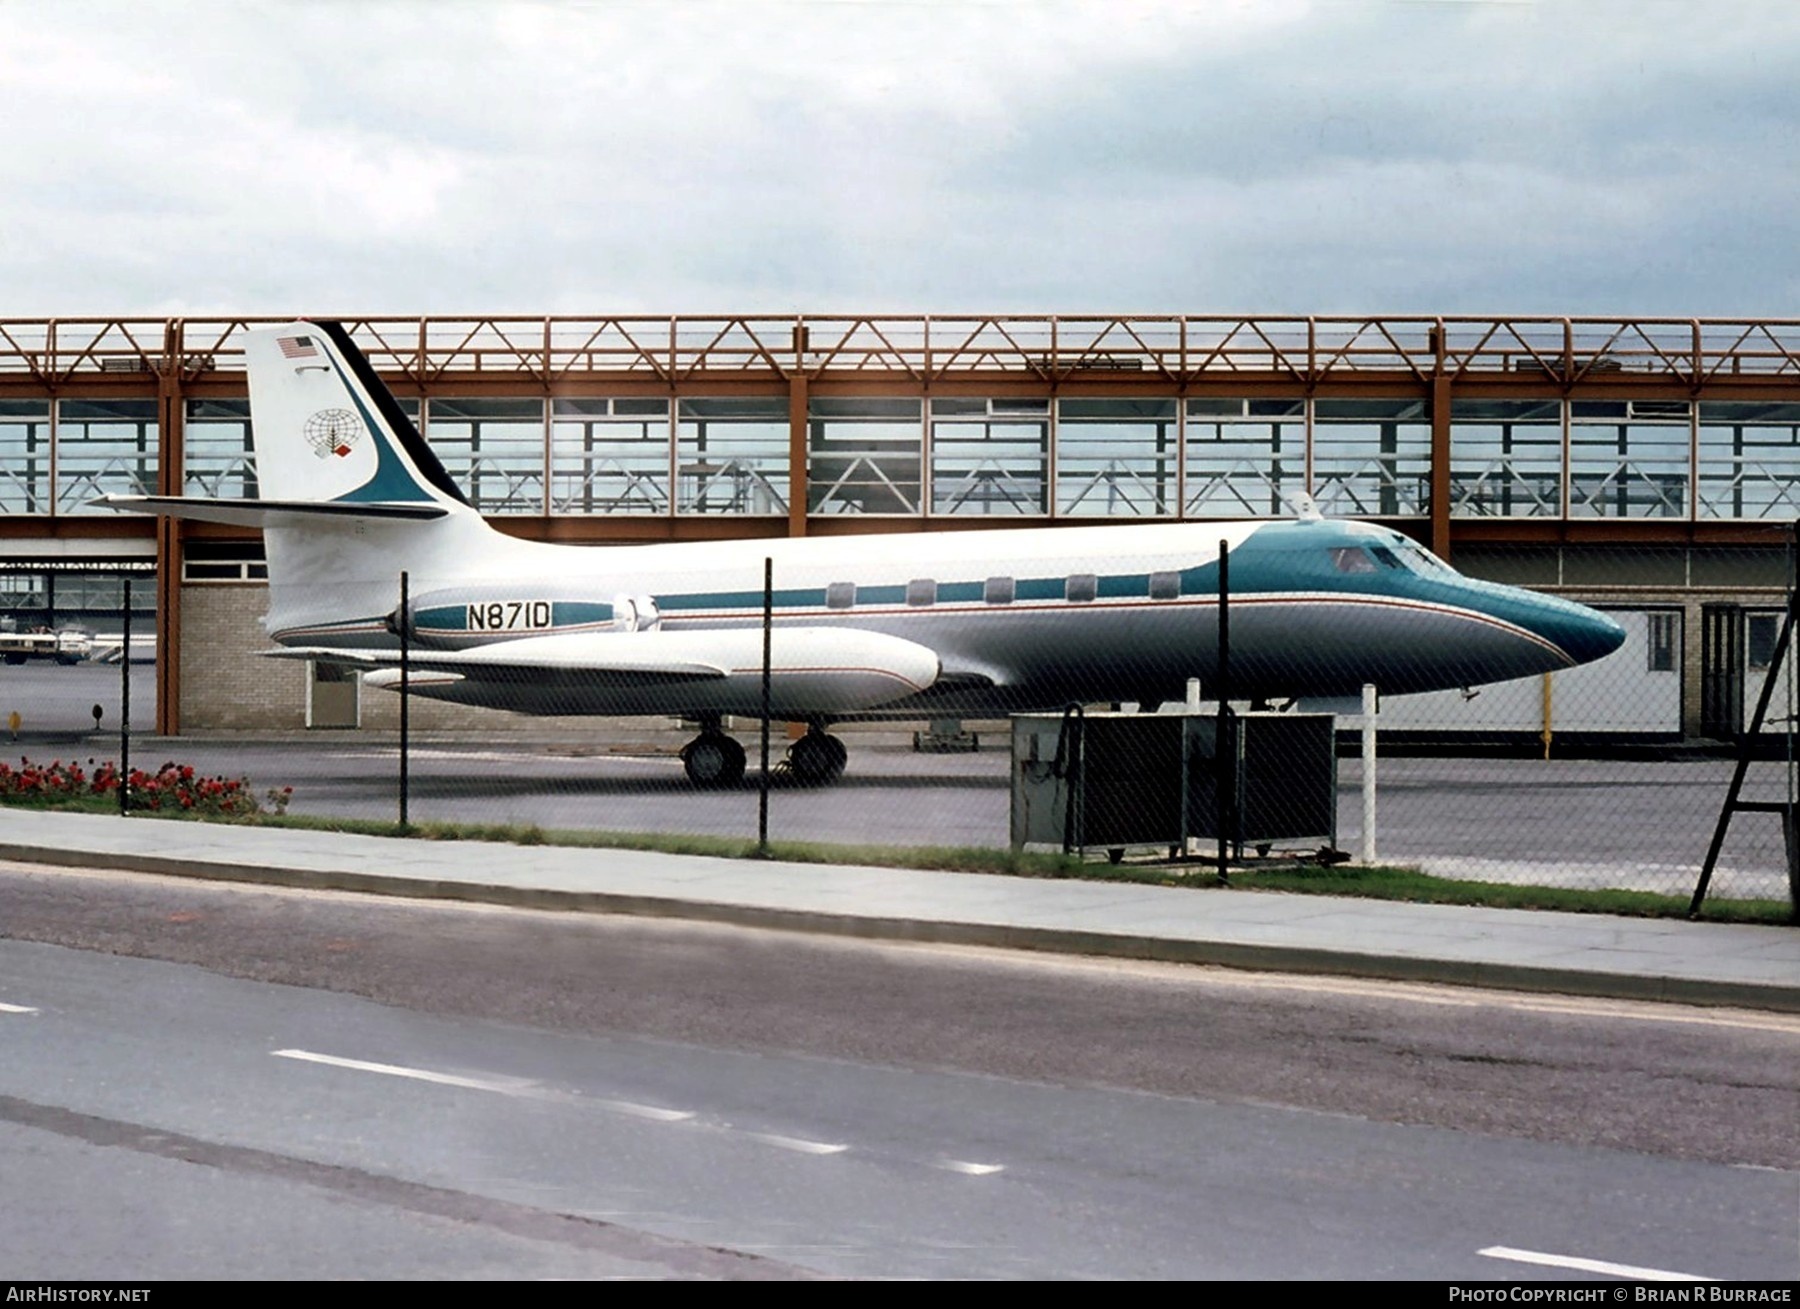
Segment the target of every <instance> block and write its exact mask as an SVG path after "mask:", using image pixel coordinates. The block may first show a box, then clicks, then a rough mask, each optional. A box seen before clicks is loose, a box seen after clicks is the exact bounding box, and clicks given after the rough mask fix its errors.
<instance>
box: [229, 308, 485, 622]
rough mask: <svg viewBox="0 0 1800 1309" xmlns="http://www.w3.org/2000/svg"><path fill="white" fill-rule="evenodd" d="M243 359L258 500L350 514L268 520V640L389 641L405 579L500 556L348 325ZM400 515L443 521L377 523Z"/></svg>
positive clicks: (305, 325) (268, 345) (263, 338)
mask: <svg viewBox="0 0 1800 1309" xmlns="http://www.w3.org/2000/svg"><path fill="white" fill-rule="evenodd" d="M244 358H245V366H246V369H247V371H248V373H249V378H250V422H251V435H252V439H253V441H254V442H255V445H256V473H257V483H258V486H259V488H260V491H261V494H262V497H263V498H264V499H265V500H270V501H277V502H281V503H284V504H296V503H298V504H320V505H325V504H328V505H332V506H334V507H335V508H337V509H341V510H343V511H345V515H346V516H345V517H343V518H342V519H339V518H338V517H337V516H336V515H335V514H318V515H314V516H311V517H303V518H302V517H295V516H287V517H281V518H272V519H271V520H270V524H269V526H268V527H267V528H266V529H265V531H264V541H265V543H266V546H267V550H268V559H269V616H268V618H267V620H266V621H267V625H268V629H269V633H270V635H271V636H274V637H275V638H276V639H277V640H283V641H288V642H296V643H306V642H311V641H318V640H320V639H321V638H323V637H329V638H330V639H331V640H332V641H333V643H335V644H342V645H365V644H385V643H387V642H388V641H389V640H390V639H391V638H390V635H389V633H388V632H387V630H386V627H385V623H384V619H385V615H387V614H389V613H391V612H392V610H393V609H394V606H395V604H396V602H397V596H398V587H399V576H400V572H401V570H403V569H404V570H407V571H408V572H410V573H412V574H413V576H414V578H415V579H416V581H415V585H418V584H420V583H426V582H428V581H429V579H431V578H434V577H441V576H445V575H449V574H451V573H453V572H455V571H456V570H457V568H458V567H459V565H462V564H467V563H468V562H469V561H472V560H477V559H480V558H481V557H482V556H483V555H484V554H486V553H488V552H490V551H491V550H492V549H493V545H494V542H495V540H496V538H497V536H498V534H497V533H495V532H494V531H493V529H491V528H490V527H488V525H487V524H486V523H485V522H483V521H482V519H481V516H480V514H478V513H477V512H476V511H475V510H474V509H473V508H472V507H471V506H470V505H469V503H468V500H467V499H466V498H465V497H464V496H463V494H462V492H461V491H460V490H459V489H458V488H457V486H456V484H455V482H453V481H452V480H451V478H450V475H449V474H448V473H447V472H446V471H445V470H444V466H443V465H442V464H441V463H440V462H439V461H438V459H437V457H436V456H435V455H433V454H432V453H431V450H430V449H429V447H427V446H426V444H425V441H424V439H423V438H422V437H421V436H420V435H419V432H418V429H417V428H416V427H414V426H413V423H412V421H411V420H410V419H409V418H408V417H407V416H406V414H405V413H404V412H403V411H402V410H401V408H400V406H399V404H398V403H397V402H396V401H395V399H394V397H393V395H392V394H391V393H390V392H389V391H388V389H387V387H386V386H384V385H383V384H382V382H381V379H380V378H379V377H377V376H376V374H375V370H374V369H373V368H372V367H370V365H369V362H368V360H367V359H366V358H364V357H363V354H362V352H361V351H360V350H358V349H357V348H356V346H355V345H354V344H353V343H352V342H351V340H350V336H349V334H348V333H347V332H345V331H344V329H343V328H342V326H340V325H339V324H337V323H310V322H294V323H289V324H288V325H287V326H285V327H278V328H274V329H271V330H268V331H259V332H251V333H248V334H246V336H245V338H244ZM402 507H413V508H416V509H420V510H428V509H436V510H437V511H438V513H439V514H440V515H441V516H437V517H433V518H429V519H423V520H419V519H405V518H399V517H382V516H379V514H378V512H377V511H380V510H387V511H389V512H390V513H397V512H398V510H400V509H401V508H402ZM359 508H360V509H366V510H368V511H370V512H368V513H366V514H357V513H356V510H358V509H359Z"/></svg>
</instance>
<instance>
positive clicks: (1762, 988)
mask: <svg viewBox="0 0 1800 1309" xmlns="http://www.w3.org/2000/svg"><path fill="white" fill-rule="evenodd" d="M0 859H9V860H17V861H19V862H22V863H36V864H46V865H51V866H56V867H68V868H96V867H99V868H109V869H119V870H124V871H128V872H140V873H152V874H157V875H160V876H165V877H184V878H190V879H193V880H196V881H214V882H231V883H236V884H240V885H249V886H273V887H285V888H290V889H298V890H311V891H347V892H353V893H358V894H364V895H382V896H392V897H396V898H402V899H418V900H460V901H467V902H471V903H476V904H488V905H499V906H503V907H509V908H516V909H549V910H560V911H565V912H568V911H573V912H581V913H609V914H629V915H634V916H638V917H646V918H676V919H686V920H689V921H694V922H706V923H719V924H723V925H727V926H734V927H757V928H765V929H772V930H778V931H789V932H807V933H811V934H814V935H819V936H838V937H849V938H856V939H863V940H875V941H901V942H917V943H924V944H932V945H971V946H987V947H991V948H997V949H1007V950H1032V951H1039V952H1043V953H1050V954H1066V955H1077V956H1087V957H1094V958H1112V959H1139V960H1146V961H1151V962H1157V963H1180V964H1202V965H1208V966H1212V967H1218V968H1235V969H1240V970H1244V971H1249V972H1285V973H1304V974H1311V975H1319V976H1335V977H1357V978H1367V979H1374V980H1384V981H1402V982H1428V983H1435V984H1440V985H1450V986H1468V987H1476V988H1480V989H1487V990H1506V991H1528V992H1536V993H1549V994H1556V995H1579V996H1588V997H1594V998H1600V999H1614V1000H1648V1001H1656V1002H1661V1003H1673V1004H1694V1005H1727V1006H1732V1007H1735V1008H1744V1009H1759V1010H1772V1011H1776V1012H1781V1013H1800V983H1796V984H1795V985H1793V986H1781V985H1768V984H1757V983H1751V982H1729V981H1718V980H1711V979H1703V978H1680V977H1666V976H1646V975H1642V974H1635V973H1621V972H1605V971H1599V970H1593V971H1589V970H1583V969H1571V968H1554V967H1535V966H1532V965H1528V964H1503V963H1481V962H1469V961H1459V960H1448V959H1431V958H1422V957H1409V956H1397V955H1378V954H1368V953H1364V952H1359V951H1352V950H1330V949H1320V948H1317V947H1305V946H1283V945H1247V944H1243V943H1241V942H1230V941H1205V940H1190V939H1178V938H1170V937H1157V936H1145V935H1142V934H1134V933H1122V932H1121V933H1115V932H1101V931H1094V930H1091V929H1079V928H1053V927H1021V926H1017V925H1011V924H1001V923H977V922H958V921H952V920H928V919H907V918H881V917H874V916H863V915H857V914H846V913H830V912H824V911H820V910H810V909H777V908H771V907H768V906H762V905H750V904H739V903H732V902H729V901H717V900H694V899H688V898H680V897H675V896H649V895H641V894H631V893H626V892H616V891H562V890H551V889H546V888H541V887H528V886H510V885H503V884H498V883H483V882H464V881H457V880H452V879H438V878H416V877H396V876H390V875H387V874H382V873H362V872H352V871H349V870H347V869H340V868H333V869H316V868H299V867H293V866H286V865H268V864H248V863H241V862H236V861H230V860H209V859H195V858H181V857H173V856H164V855H153V854H135V853H120V852H98V851H82V850H70V849H67V848H64V847H57V846H38V845H27V844H19V843H13V842H0Z"/></svg>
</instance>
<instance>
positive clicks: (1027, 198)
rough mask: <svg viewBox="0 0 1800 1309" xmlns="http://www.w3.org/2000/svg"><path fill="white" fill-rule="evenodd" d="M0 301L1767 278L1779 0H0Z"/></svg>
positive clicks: (1503, 286) (611, 304) (1071, 299)
mask: <svg viewBox="0 0 1800 1309" xmlns="http://www.w3.org/2000/svg"><path fill="white" fill-rule="evenodd" d="M0 125H3V128H4V144H3V145H0V317H17V316H29V315H61V316H67V315H74V314H81V313H109V314H135V313H157V314H160V313H196V314H199V313H207V314H211V313H259V314H260V313H286V312H304V313H425V312H429V313H466V312H520V313H543V312H559V313H656V314H660V313H677V312H718V311H733V312H792V311H802V312H808V313H827V312H862V311H878V312H961V311H970V312H1003V311H1022V312H1067V313H1075V312H1083V311H1102V312H1112V311H1121V312H1143V313H1162V312H1183V313H1197V314H1199V313H1237V312H1258V313H1292V314H1307V313H1321V314H1323V313H1364V312H1391V313H1398V312H1418V313H1553V314H1644V315H1648V314H1673V315H1680V316H1690V315H1702V316H1721V317H1728V316H1739V315H1741V316H1780V317H1791V316H1795V315H1800V220H1797V219H1796V214H1797V213H1800V5H1795V4H1791V3H1779V2H1776V0H1770V2H1768V3H1743V4H1734V3H1724V4H1714V3H1699V2H1698V0H1694V2H1691V3H1690V2H1689V0H1661V2H1659V0H1634V2H1633V3H1605V2H1603V0H1566V2H1558V0H1537V2H1533V0H1316V2H1311V3H1309V2H1307V0H1260V2H1258V3H1245V4H1233V3H1201V2H1199V0H1187V2H1182V3H1178V2H1176V0H1110V2H1109V3H1088V2H1086V0H977V2H974V3H937V2H934V0H791V2H786V3H783V2H779V0H736V3H707V2H705V0H662V2H651V0H617V2H615V0H542V2H537V3H533V2H527V0H439V2H437V3H425V2H424V0H364V2H363V3H355V4H351V3H337V2H334V0H313V2H311V3H306V2H302V0H287V2H285V3H272V2H269V0H236V2H234V3H205V2H200V0H188V2H187V3H175V2H174V0H170V2H169V3H146V2H144V0H128V2H123V3H83V2H81V0H0Z"/></svg>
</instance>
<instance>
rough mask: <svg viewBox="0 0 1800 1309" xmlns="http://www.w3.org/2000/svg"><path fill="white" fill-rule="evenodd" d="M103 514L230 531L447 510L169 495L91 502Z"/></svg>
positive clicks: (423, 505)
mask: <svg viewBox="0 0 1800 1309" xmlns="http://www.w3.org/2000/svg"><path fill="white" fill-rule="evenodd" d="M93 503H94V504H96V505H99V506H100V507H101V508H103V509H122V510H125V511H126V512H127V513H134V514H165V515H167V516H168V517H170V518H188V519H193V520H195V521H198V522H202V523H229V524H231V525H232V526H234V527H297V526H299V525H301V524H303V523H318V522H321V521H333V520H335V521H340V522H356V521H358V520H364V521H367V520H369V519H380V520H382V521H388V522H391V521H393V520H395V519H401V520H407V519H410V520H415V521H422V520H427V519H432V518H442V517H444V516H445V514H447V513H449V510H447V509H445V508H444V507H443V506H442V505H438V504H433V503H431V502H429V501H411V502H392V503H388V502H382V501H375V502H369V503H346V502H343V501H336V500H199V499H189V498H188V497H186V496H174V495H103V496H101V497H100V498H99V499H97V500H95V501H93Z"/></svg>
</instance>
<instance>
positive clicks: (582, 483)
mask: <svg viewBox="0 0 1800 1309" xmlns="http://www.w3.org/2000/svg"><path fill="white" fill-rule="evenodd" d="M670 440H671V433H670V427H669V402H668V401H667V400H657V399H651V400H640V399H625V400H604V399H587V398H580V399H565V400H556V401H553V402H552V405H551V416H550V512H551V513H556V514H662V513H667V512H668V510H669V448H670Z"/></svg>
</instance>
